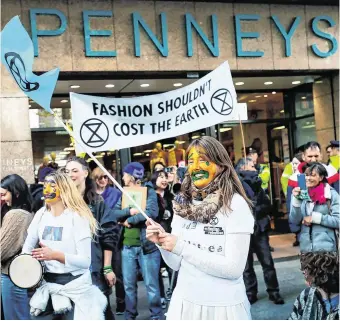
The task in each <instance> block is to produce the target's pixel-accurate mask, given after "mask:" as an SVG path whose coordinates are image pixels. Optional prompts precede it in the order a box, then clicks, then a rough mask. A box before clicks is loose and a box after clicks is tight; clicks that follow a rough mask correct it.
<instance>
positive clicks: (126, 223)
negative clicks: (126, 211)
mask: <svg viewBox="0 0 340 321" xmlns="http://www.w3.org/2000/svg"><path fill="white" fill-rule="evenodd" d="M118 224H119V225H122V226H124V227H127V228H130V227H131V225H130V224H129V223H128V221H127V220H126V221H124V222H119V223H118Z"/></svg>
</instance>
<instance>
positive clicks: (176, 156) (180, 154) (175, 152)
mask: <svg viewBox="0 0 340 321" xmlns="http://www.w3.org/2000/svg"><path fill="white" fill-rule="evenodd" d="M181 161H185V150H184V149H183V148H181V147H180V143H179V141H178V140H176V141H175V147H174V148H172V149H170V150H169V166H178V163H179V162H181Z"/></svg>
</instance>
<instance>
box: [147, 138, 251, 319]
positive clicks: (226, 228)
mask: <svg viewBox="0 0 340 321" xmlns="http://www.w3.org/2000/svg"><path fill="white" fill-rule="evenodd" d="M187 155H188V156H187V157H188V172H187V174H186V177H185V179H184V181H183V184H182V189H181V193H180V194H178V195H177V197H176V198H175V201H174V218H173V222H172V234H169V233H166V232H165V231H164V230H163V229H162V226H161V225H160V224H158V223H155V222H152V224H151V222H147V225H148V228H147V237H148V239H149V240H151V241H152V242H154V243H156V244H159V245H160V250H161V253H162V256H163V258H164V261H165V262H166V263H167V264H168V265H169V266H170V268H172V269H173V270H175V271H178V270H179V275H178V281H177V285H176V288H175V290H174V293H173V295H172V298H171V302H170V307H169V310H168V313H167V318H168V319H170V320H173V319H176V320H179V319H181V320H183V319H187V320H193V319H195V320H202V319H203V320H204V319H220V320H227V319H243V320H244V319H250V318H251V315H250V304H249V302H248V299H247V295H246V291H245V287H244V283H243V271H244V267H245V265H246V260H247V256H248V251H249V244H250V234H251V233H253V227H254V218H253V216H252V213H251V210H250V206H251V202H250V200H248V199H247V197H246V194H245V192H244V189H243V187H242V184H241V182H240V180H239V178H238V177H237V174H236V172H235V170H234V169H233V165H232V163H231V161H230V159H229V156H228V153H227V151H226V150H225V148H224V147H223V145H222V144H221V143H219V142H218V141H217V140H216V139H214V138H212V137H208V136H203V137H201V138H199V139H197V140H194V141H193V142H192V143H191V144H190V145H189V148H188V150H187ZM159 231H162V232H161V233H159Z"/></svg>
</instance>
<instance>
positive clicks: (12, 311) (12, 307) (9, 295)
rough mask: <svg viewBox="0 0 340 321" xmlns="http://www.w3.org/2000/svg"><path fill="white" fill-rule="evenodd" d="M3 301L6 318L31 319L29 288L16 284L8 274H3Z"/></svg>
mask: <svg viewBox="0 0 340 321" xmlns="http://www.w3.org/2000/svg"><path fill="white" fill-rule="evenodd" d="M1 301H2V305H3V308H4V311H3V312H4V316H5V319H6V320H29V319H30V308H29V302H28V295H27V290H26V289H20V288H18V287H17V286H15V285H14V284H13V282H12V281H11V279H10V278H9V276H8V275H6V274H1Z"/></svg>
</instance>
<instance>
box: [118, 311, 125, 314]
mask: <svg viewBox="0 0 340 321" xmlns="http://www.w3.org/2000/svg"><path fill="white" fill-rule="evenodd" d="M123 314H124V311H116V315H123Z"/></svg>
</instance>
